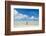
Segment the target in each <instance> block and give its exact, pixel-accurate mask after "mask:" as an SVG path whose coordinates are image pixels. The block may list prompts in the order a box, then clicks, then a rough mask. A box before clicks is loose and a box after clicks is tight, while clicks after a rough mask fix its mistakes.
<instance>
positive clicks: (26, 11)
mask: <svg viewBox="0 0 46 36" xmlns="http://www.w3.org/2000/svg"><path fill="white" fill-rule="evenodd" d="M14 10H16V11H17V12H18V13H21V14H23V15H27V16H30V17H31V16H34V17H39V9H23V8H15V9H14Z"/></svg>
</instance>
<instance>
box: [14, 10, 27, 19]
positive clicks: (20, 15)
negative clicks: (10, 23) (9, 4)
mask: <svg viewBox="0 0 46 36" xmlns="http://www.w3.org/2000/svg"><path fill="white" fill-rule="evenodd" d="M14 14H15V19H21V18H27V17H28V16H27V15H24V14H21V13H19V12H17V11H16V10H15V13H14Z"/></svg>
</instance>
